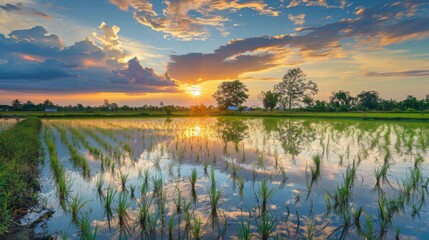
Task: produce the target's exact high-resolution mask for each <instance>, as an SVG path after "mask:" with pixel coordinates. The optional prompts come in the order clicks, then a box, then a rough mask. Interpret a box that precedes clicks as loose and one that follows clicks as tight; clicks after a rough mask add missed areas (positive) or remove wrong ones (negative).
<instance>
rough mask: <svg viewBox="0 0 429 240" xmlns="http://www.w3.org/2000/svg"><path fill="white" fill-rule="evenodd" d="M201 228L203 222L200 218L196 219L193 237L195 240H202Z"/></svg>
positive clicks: (193, 226) (193, 225)
mask: <svg viewBox="0 0 429 240" xmlns="http://www.w3.org/2000/svg"><path fill="white" fill-rule="evenodd" d="M201 226H202V223H201V220H200V219H199V218H198V217H194V221H193V224H192V236H193V238H194V239H195V240H199V239H201V236H202V233H203V231H202V228H201Z"/></svg>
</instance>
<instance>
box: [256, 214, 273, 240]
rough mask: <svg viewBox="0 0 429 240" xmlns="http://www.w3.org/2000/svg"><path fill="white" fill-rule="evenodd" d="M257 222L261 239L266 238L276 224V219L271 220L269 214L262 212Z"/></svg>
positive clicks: (264, 239) (265, 239) (266, 239)
mask: <svg viewBox="0 0 429 240" xmlns="http://www.w3.org/2000/svg"><path fill="white" fill-rule="evenodd" d="M257 224H258V226H257V229H258V232H259V238H260V239H262V240H268V239H269V238H270V236H271V235H272V234H273V232H274V230H275V228H276V226H277V223H276V221H275V220H271V219H270V216H269V214H263V215H262V217H261V218H260V219H259V220H258V221H257Z"/></svg>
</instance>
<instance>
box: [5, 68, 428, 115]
mask: <svg viewBox="0 0 429 240" xmlns="http://www.w3.org/2000/svg"><path fill="white" fill-rule="evenodd" d="M248 92H249V90H248V88H247V87H246V85H245V84H244V83H242V82H241V81H240V80H234V81H225V82H222V83H221V84H220V85H219V86H218V88H217V91H216V92H215V93H214V94H213V95H212V97H213V98H214V100H215V101H216V102H217V105H218V107H217V108H218V109H220V110H227V109H228V107H230V106H235V107H238V108H241V109H243V108H244V106H243V104H244V103H245V102H246V100H247V99H248V98H249V94H248ZM318 92H319V89H318V86H317V84H316V83H315V82H313V81H312V80H309V79H307V76H306V74H305V73H304V72H303V71H302V70H301V69H300V68H293V69H290V70H288V72H287V73H286V74H285V75H284V76H283V78H282V79H281V81H280V82H279V83H277V84H276V85H274V88H273V90H270V91H262V92H261V93H260V94H259V95H258V98H259V100H260V101H261V102H262V105H263V107H264V108H265V109H266V110H268V111H273V110H274V109H276V110H286V109H288V110H292V109H293V110H294V111H314V112H348V111H426V110H429V94H427V95H426V96H425V98H423V99H417V98H416V97H414V96H413V95H408V96H407V97H406V98H405V99H404V100H401V101H397V100H393V99H383V98H381V97H380V94H379V93H378V92H377V91H374V90H370V91H362V92H361V93H359V94H357V95H356V96H352V95H351V94H350V92H349V91H345V90H340V91H335V92H332V94H331V96H330V97H329V100H315V99H314V96H315V95H316V94H317V93H318ZM47 107H56V108H57V110H58V111H66V112H71V111H86V112H97V111H166V112H167V114H171V113H172V112H184V111H190V112H194V113H204V112H207V111H211V110H215V109H216V107H214V106H212V105H209V106H207V105H204V104H199V105H194V106H175V105H164V103H163V102H161V103H160V105H159V106H154V105H147V104H145V105H143V106H139V107H134V106H128V105H122V106H119V105H118V104H116V103H110V102H109V100H107V99H104V102H103V104H102V105H100V106H83V105H82V104H76V105H74V106H72V105H68V106H60V105H56V104H54V103H53V102H52V101H50V100H49V99H47V100H45V101H44V102H42V103H39V104H34V103H33V102H31V101H27V102H25V103H22V102H21V101H20V100H19V99H14V100H13V101H12V102H11V105H10V106H9V105H0V111H44V110H45V109H46V108H47Z"/></svg>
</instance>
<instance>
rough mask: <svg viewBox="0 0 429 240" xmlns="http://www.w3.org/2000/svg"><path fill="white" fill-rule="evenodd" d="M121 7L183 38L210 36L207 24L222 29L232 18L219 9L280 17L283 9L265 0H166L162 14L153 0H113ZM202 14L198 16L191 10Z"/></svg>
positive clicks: (146, 21)
mask: <svg viewBox="0 0 429 240" xmlns="http://www.w3.org/2000/svg"><path fill="white" fill-rule="evenodd" d="M110 2H111V3H112V4H115V5H117V6H118V7H119V8H120V9H121V10H123V11H126V10H128V9H131V10H132V11H133V16H134V18H135V19H136V20H137V21H138V22H139V23H141V24H143V25H145V26H148V27H150V28H152V29H153V30H155V31H159V32H164V33H166V34H167V35H168V36H173V37H175V38H179V39H182V40H192V39H206V38H207V37H208V35H209V30H208V29H207V27H216V28H218V29H219V30H221V31H222V27H223V26H224V23H225V22H226V21H228V19H227V18H226V17H224V16H222V15H219V14H217V12H219V11H231V12H234V11H237V10H240V9H244V8H249V9H252V10H254V11H257V12H259V13H261V14H266V15H272V16H278V15H279V12H277V11H275V10H273V9H272V8H270V7H268V5H267V4H266V3H264V2H263V1H249V2H241V1H238V0H232V1H227V0H210V1H205V0H185V1H175V0H173V1H166V2H165V4H166V7H165V8H164V9H163V10H162V16H160V15H158V13H157V12H156V11H155V9H154V8H153V5H152V3H151V2H150V1H149V0H144V1H137V0H110ZM195 12H196V13H198V14H199V15H201V16H195V15H194V14H191V13H195Z"/></svg>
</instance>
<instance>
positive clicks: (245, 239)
mask: <svg viewBox="0 0 429 240" xmlns="http://www.w3.org/2000/svg"><path fill="white" fill-rule="evenodd" d="M249 228H250V224H249V222H247V223H244V221H241V223H240V224H239V225H238V238H239V239H242V240H250V239H251V235H250V229H249Z"/></svg>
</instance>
